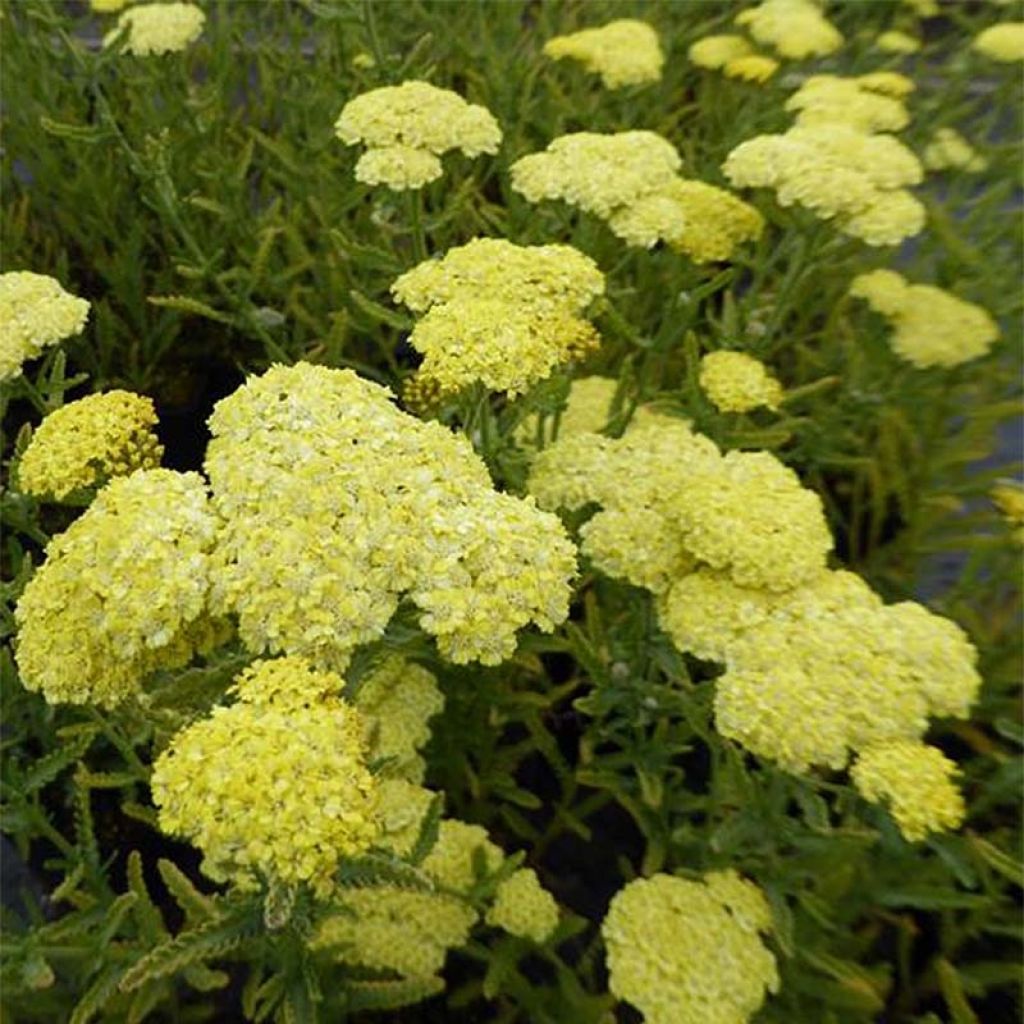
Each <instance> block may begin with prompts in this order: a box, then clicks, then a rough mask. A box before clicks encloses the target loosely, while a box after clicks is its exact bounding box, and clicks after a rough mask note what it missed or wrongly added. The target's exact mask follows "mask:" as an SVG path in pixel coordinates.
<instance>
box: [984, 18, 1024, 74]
mask: <svg viewBox="0 0 1024 1024" xmlns="http://www.w3.org/2000/svg"><path fill="white" fill-rule="evenodd" d="M971 49H973V50H974V51H975V52H976V53H980V54H981V55H982V56H983V57H989V58H990V59H992V60H997V61H1000V62H1001V63H1007V64H1008V63H1012V62H1014V61H1018V60H1024V21H1007V22H1004V23H1003V24H1002V25H990V26H989V27H988V28H986V29H984V30H983V31H981V32H979V33H978V35H977V36H976V37H975V39H974V42H973V43H971Z"/></svg>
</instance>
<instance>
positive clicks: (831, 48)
mask: <svg viewBox="0 0 1024 1024" xmlns="http://www.w3.org/2000/svg"><path fill="white" fill-rule="evenodd" d="M736 24H737V25H742V26H743V27H744V28H746V30H747V31H748V32H749V33H750V35H751V37H752V38H753V39H754V40H755V41H757V42H758V43H761V44H762V45H764V46H770V47H772V48H773V49H774V50H775V51H776V52H777V53H778V54H779V55H780V56H782V57H788V58H790V59H791V60H805V59H806V58H808V57H825V56H827V55H828V54H830V53H834V52H835V51H836V50H838V49H839V47H840V46H842V45H843V36H842V34H841V33H840V32H839V30H838V29H837V28H836V27H835V26H834V25H833V24H832V23H831V22H830V21H829V20H828V19H827V18H826V17H825V15H824V14H822V11H821V8H820V7H819V6H818V5H817V4H816V3H814V2H813V0H764V2H763V3H760V4H758V5H757V6H756V7H751V8H748V9H747V10H745V11H741V12H740V13H739V14H738V15H737V16H736Z"/></svg>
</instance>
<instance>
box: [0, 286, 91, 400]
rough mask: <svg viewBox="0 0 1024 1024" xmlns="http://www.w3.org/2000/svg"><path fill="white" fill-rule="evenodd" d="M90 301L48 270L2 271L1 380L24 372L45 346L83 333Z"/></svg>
mask: <svg viewBox="0 0 1024 1024" xmlns="http://www.w3.org/2000/svg"><path fill="white" fill-rule="evenodd" d="M88 316H89V303H88V302H86V301H85V299H79V298H77V297H75V296H74V295H69V294H68V293H67V292H66V291H64V289H63V288H61V286H60V284H59V282H57V281H55V280H54V279H53V278H52V277H47V276H46V275H45V274H33V273H32V272H31V271H28V270H13V271H10V272H8V273H6V274H0V382H3V381H6V380H12V379H13V378H15V377H20V376H21V368H22V366H23V365H24V364H25V363H26V362H27V361H28V360H29V359H35V358H36V356H38V355H39V354H40V353H41V352H42V351H43V349H44V348H48V347H49V346H50V345H56V344H57V342H58V341H63V340H64V339H65V338H70V337H71V336H72V335H75V334H80V333H81V332H82V328H83V327H85V321H86V318H87V317H88Z"/></svg>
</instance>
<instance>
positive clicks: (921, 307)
mask: <svg viewBox="0 0 1024 1024" xmlns="http://www.w3.org/2000/svg"><path fill="white" fill-rule="evenodd" d="M850 294H851V295H854V296H856V297H857V298H861V299H864V300H866V301H867V303H868V305H870V306H871V308H872V309H873V310H875V312H877V313H880V314H881V315H882V316H884V317H885V318H886V319H888V320H889V322H890V324H891V325H892V328H893V333H892V337H891V339H890V344H891V346H892V348H893V351H894V352H895V353H896V354H897V355H898V356H900V358H902V359H905V360H907V362H909V363H912V364H913V365H914V366H916V367H918V368H919V369H927V368H928V367H931V366H945V367H949V366H959V365H960V364H961V363H966V362H969V361H970V360H971V359H977V358H978V357H979V356H983V355H985V354H986V353H987V352H988V350H989V349H990V348H991V347H992V345H993V344H994V343H995V341H996V339H997V338H998V337H999V328H998V326H997V325H996V322H995V321H994V320H993V319H992V317H991V316H990V315H989V313H988V311H987V310H985V309H982V308H981V306H976V305H974V304H973V303H971V302H965V301H964V300H963V299H958V298H957V297H956V296H955V295H951V294H950V293H949V292H946V291H943V290H942V289H941V288H936V287H934V286H933V285H928V284H909V283H908V282H907V281H906V279H905V278H904V277H903V276H902V275H900V274H898V273H896V271H894V270H872V271H870V272H869V273H867V274H860V275H858V276H857V277H855V278H854V279H853V283H852V284H851V286H850Z"/></svg>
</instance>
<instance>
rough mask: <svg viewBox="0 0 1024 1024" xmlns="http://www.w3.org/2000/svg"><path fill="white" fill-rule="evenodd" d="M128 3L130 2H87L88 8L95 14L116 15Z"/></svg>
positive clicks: (127, 0)
mask: <svg viewBox="0 0 1024 1024" xmlns="http://www.w3.org/2000/svg"><path fill="white" fill-rule="evenodd" d="M130 3H132V0H89V6H90V7H91V8H92V10H93V11H94V12H95V13H96V14H116V13H117V12H118V11H120V10H121V9H122V8H123V7H127V6H128V5H129V4H130Z"/></svg>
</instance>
